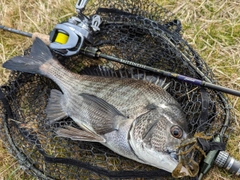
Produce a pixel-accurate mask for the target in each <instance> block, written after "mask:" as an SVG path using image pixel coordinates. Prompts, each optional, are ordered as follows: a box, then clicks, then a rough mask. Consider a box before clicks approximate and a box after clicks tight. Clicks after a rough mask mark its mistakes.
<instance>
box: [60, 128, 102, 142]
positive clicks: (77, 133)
mask: <svg viewBox="0 0 240 180" xmlns="http://www.w3.org/2000/svg"><path fill="white" fill-rule="evenodd" d="M56 134H57V136H58V137H66V138H70V139H72V140H78V141H89V142H105V141H106V140H105V139H104V138H103V137H102V136H101V135H98V134H96V133H92V132H88V131H83V130H80V129H77V128H74V127H72V126H67V127H66V128H59V129H58V130H57V131H56Z"/></svg>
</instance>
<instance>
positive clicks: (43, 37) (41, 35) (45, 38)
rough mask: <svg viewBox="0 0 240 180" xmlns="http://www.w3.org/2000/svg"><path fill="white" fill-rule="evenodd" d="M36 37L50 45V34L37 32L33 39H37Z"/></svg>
mask: <svg viewBox="0 0 240 180" xmlns="http://www.w3.org/2000/svg"><path fill="white" fill-rule="evenodd" d="M36 37H38V38H40V39H41V40H42V41H43V42H44V43H45V44H46V45H50V39H49V35H46V34H41V33H37V32H35V33H33V34H32V40H35V39H36Z"/></svg>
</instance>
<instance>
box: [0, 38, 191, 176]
mask: <svg viewBox="0 0 240 180" xmlns="http://www.w3.org/2000/svg"><path fill="white" fill-rule="evenodd" d="M3 67H4V68H7V69H11V70H17V71H22V72H28V73H33V74H41V75H43V76H46V77H48V78H50V79H52V80H53V81H54V82H55V83H56V84H57V85H58V86H59V87H60V89H61V91H59V90H56V89H53V90H52V91H51V95H50V98H49V100H48V105H47V107H46V113H47V118H48V120H49V122H50V123H54V122H55V121H59V120H61V119H62V118H64V117H67V116H68V117H71V118H72V119H73V121H74V122H75V123H76V124H77V125H79V127H81V129H78V128H75V127H71V126H68V127H66V128H59V129H58V130H57V131H56V133H57V135H58V136H59V137H66V138H71V139H73V140H79V141H91V142H99V143H101V144H103V145H105V146H107V147H108V148H110V149H111V150H113V151H114V152H116V153H118V154H120V155H122V156H125V157H127V158H130V159H133V160H135V161H138V162H141V163H144V164H148V165H151V166H155V167H157V168H160V169H163V170H166V171H168V172H172V171H173V170H174V169H175V168H176V166H177V164H178V159H177V154H176V151H177V146H179V145H180V143H181V142H182V141H183V140H184V139H186V138H187V133H188V132H187V127H186V119H185V116H184V114H183V112H182V110H181V108H180V105H179V104H178V103H177V102H176V101H175V100H174V98H173V97H172V96H171V95H170V94H168V93H167V92H166V91H165V90H164V89H163V88H161V87H159V86H157V85H154V84H152V83H149V82H147V81H143V80H136V79H132V78H114V77H101V76H89V75H79V74H74V73H72V72H71V71H69V70H67V69H66V68H65V67H63V66H62V65H61V64H60V63H59V62H58V61H57V60H56V59H54V58H53V56H52V53H51V52H50V50H49V48H48V47H47V46H46V45H45V44H44V43H43V42H42V41H41V40H40V39H38V38H37V39H36V40H35V41H34V44H33V47H32V49H31V54H30V56H23V57H21V56H17V57H14V58H12V59H10V60H8V61H7V62H5V63H4V64H3ZM182 172H185V173H186V174H188V173H187V170H186V169H185V168H184V167H183V168H182Z"/></svg>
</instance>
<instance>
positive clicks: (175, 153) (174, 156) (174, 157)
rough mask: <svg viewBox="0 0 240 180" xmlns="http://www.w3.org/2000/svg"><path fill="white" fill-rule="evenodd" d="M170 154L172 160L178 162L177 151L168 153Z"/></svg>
mask: <svg viewBox="0 0 240 180" xmlns="http://www.w3.org/2000/svg"><path fill="white" fill-rule="evenodd" d="M168 153H169V154H170V156H171V158H172V159H173V160H174V161H176V162H178V155H177V152H176V151H168Z"/></svg>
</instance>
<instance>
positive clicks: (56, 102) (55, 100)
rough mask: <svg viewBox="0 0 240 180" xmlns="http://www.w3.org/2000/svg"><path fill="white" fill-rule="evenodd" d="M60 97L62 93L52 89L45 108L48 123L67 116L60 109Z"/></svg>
mask: <svg viewBox="0 0 240 180" xmlns="http://www.w3.org/2000/svg"><path fill="white" fill-rule="evenodd" d="M62 97H63V94H62V92H61V91H59V90H57V89H52V90H51V94H50V98H49V99H48V104H47V107H46V109H45V111H46V113H47V119H48V122H49V123H50V124H52V123H54V122H55V121H58V120H60V119H63V118H65V117H67V114H66V113H65V112H64V111H63V109H62V104H63V103H62Z"/></svg>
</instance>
